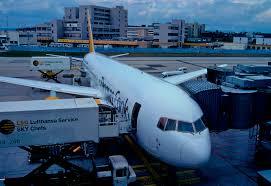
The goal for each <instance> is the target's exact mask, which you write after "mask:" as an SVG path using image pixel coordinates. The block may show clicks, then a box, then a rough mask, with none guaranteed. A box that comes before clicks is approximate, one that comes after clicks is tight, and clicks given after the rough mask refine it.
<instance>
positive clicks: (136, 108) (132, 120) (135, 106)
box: [131, 102, 141, 130]
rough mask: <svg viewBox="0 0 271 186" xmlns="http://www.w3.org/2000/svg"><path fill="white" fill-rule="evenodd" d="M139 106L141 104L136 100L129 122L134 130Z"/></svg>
mask: <svg viewBox="0 0 271 186" xmlns="http://www.w3.org/2000/svg"><path fill="white" fill-rule="evenodd" d="M140 108H141V105H140V104H139V103H137V102H136V103H135V104H134V107H133V110H132V118H131V124H132V128H133V129H135V130H137V119H138V114H139V110H140Z"/></svg>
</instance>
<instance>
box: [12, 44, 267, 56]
mask: <svg viewBox="0 0 271 186" xmlns="http://www.w3.org/2000/svg"><path fill="white" fill-rule="evenodd" d="M8 49H9V51H32V52H82V53H87V52H88V48H85V47H81V48H76V47H74V48H72V47H45V46H18V45H9V46H8ZM95 50H96V51H97V52H104V53H177V54H249V55H251V54H255V55H263V54H269V55H270V54H271V50H223V49H210V48H99V47H97V48H96V49H95Z"/></svg>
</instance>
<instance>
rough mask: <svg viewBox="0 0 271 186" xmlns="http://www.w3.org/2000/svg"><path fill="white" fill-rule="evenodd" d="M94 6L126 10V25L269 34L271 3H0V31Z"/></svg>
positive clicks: (25, 0) (181, 0)
mask: <svg viewBox="0 0 271 186" xmlns="http://www.w3.org/2000/svg"><path fill="white" fill-rule="evenodd" d="M87 4H95V5H102V6H108V7H113V6H116V5H123V6H124V7H125V8H127V9H128V24H129V25H141V24H150V23H152V22H168V21H170V20H171V19H172V18H174V19H175V18H180V19H185V20H186V21H188V22H195V21H196V22H199V23H205V24H206V27H207V29H208V30H216V29H218V30H224V31H261V32H271V0H0V28H3V27H6V25H7V21H6V20H7V17H8V25H9V27H12V28H14V27H22V26H30V25H34V24H36V23H40V22H45V21H49V20H52V19H55V18H62V17H63V14H64V10H63V8H64V7H65V6H78V5H87Z"/></svg>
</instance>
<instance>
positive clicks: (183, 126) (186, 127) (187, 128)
mask: <svg viewBox="0 0 271 186" xmlns="http://www.w3.org/2000/svg"><path fill="white" fill-rule="evenodd" d="M178 131H179V132H191V133H193V132H194V129H193V126H192V123H187V122H183V121H178Z"/></svg>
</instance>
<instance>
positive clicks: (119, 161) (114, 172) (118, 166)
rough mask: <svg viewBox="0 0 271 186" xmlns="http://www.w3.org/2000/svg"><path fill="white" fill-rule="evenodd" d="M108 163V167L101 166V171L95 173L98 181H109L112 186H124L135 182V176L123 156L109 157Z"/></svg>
mask: <svg viewBox="0 0 271 186" xmlns="http://www.w3.org/2000/svg"><path fill="white" fill-rule="evenodd" d="M108 163H109V165H108V166H103V171H99V170H98V171H97V178H98V179H99V180H100V181H102V180H103V181H106V180H107V181H109V180H110V182H112V185H114V186H126V185H128V184H129V183H132V182H135V181H136V174H135V172H134V170H133V169H132V167H131V166H129V164H128V162H127V160H126V158H125V157H124V156H121V155H114V156H109V158H108ZM106 167H107V168H106ZM105 168H106V169H107V170H105ZM98 169H99V168H98Z"/></svg>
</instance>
